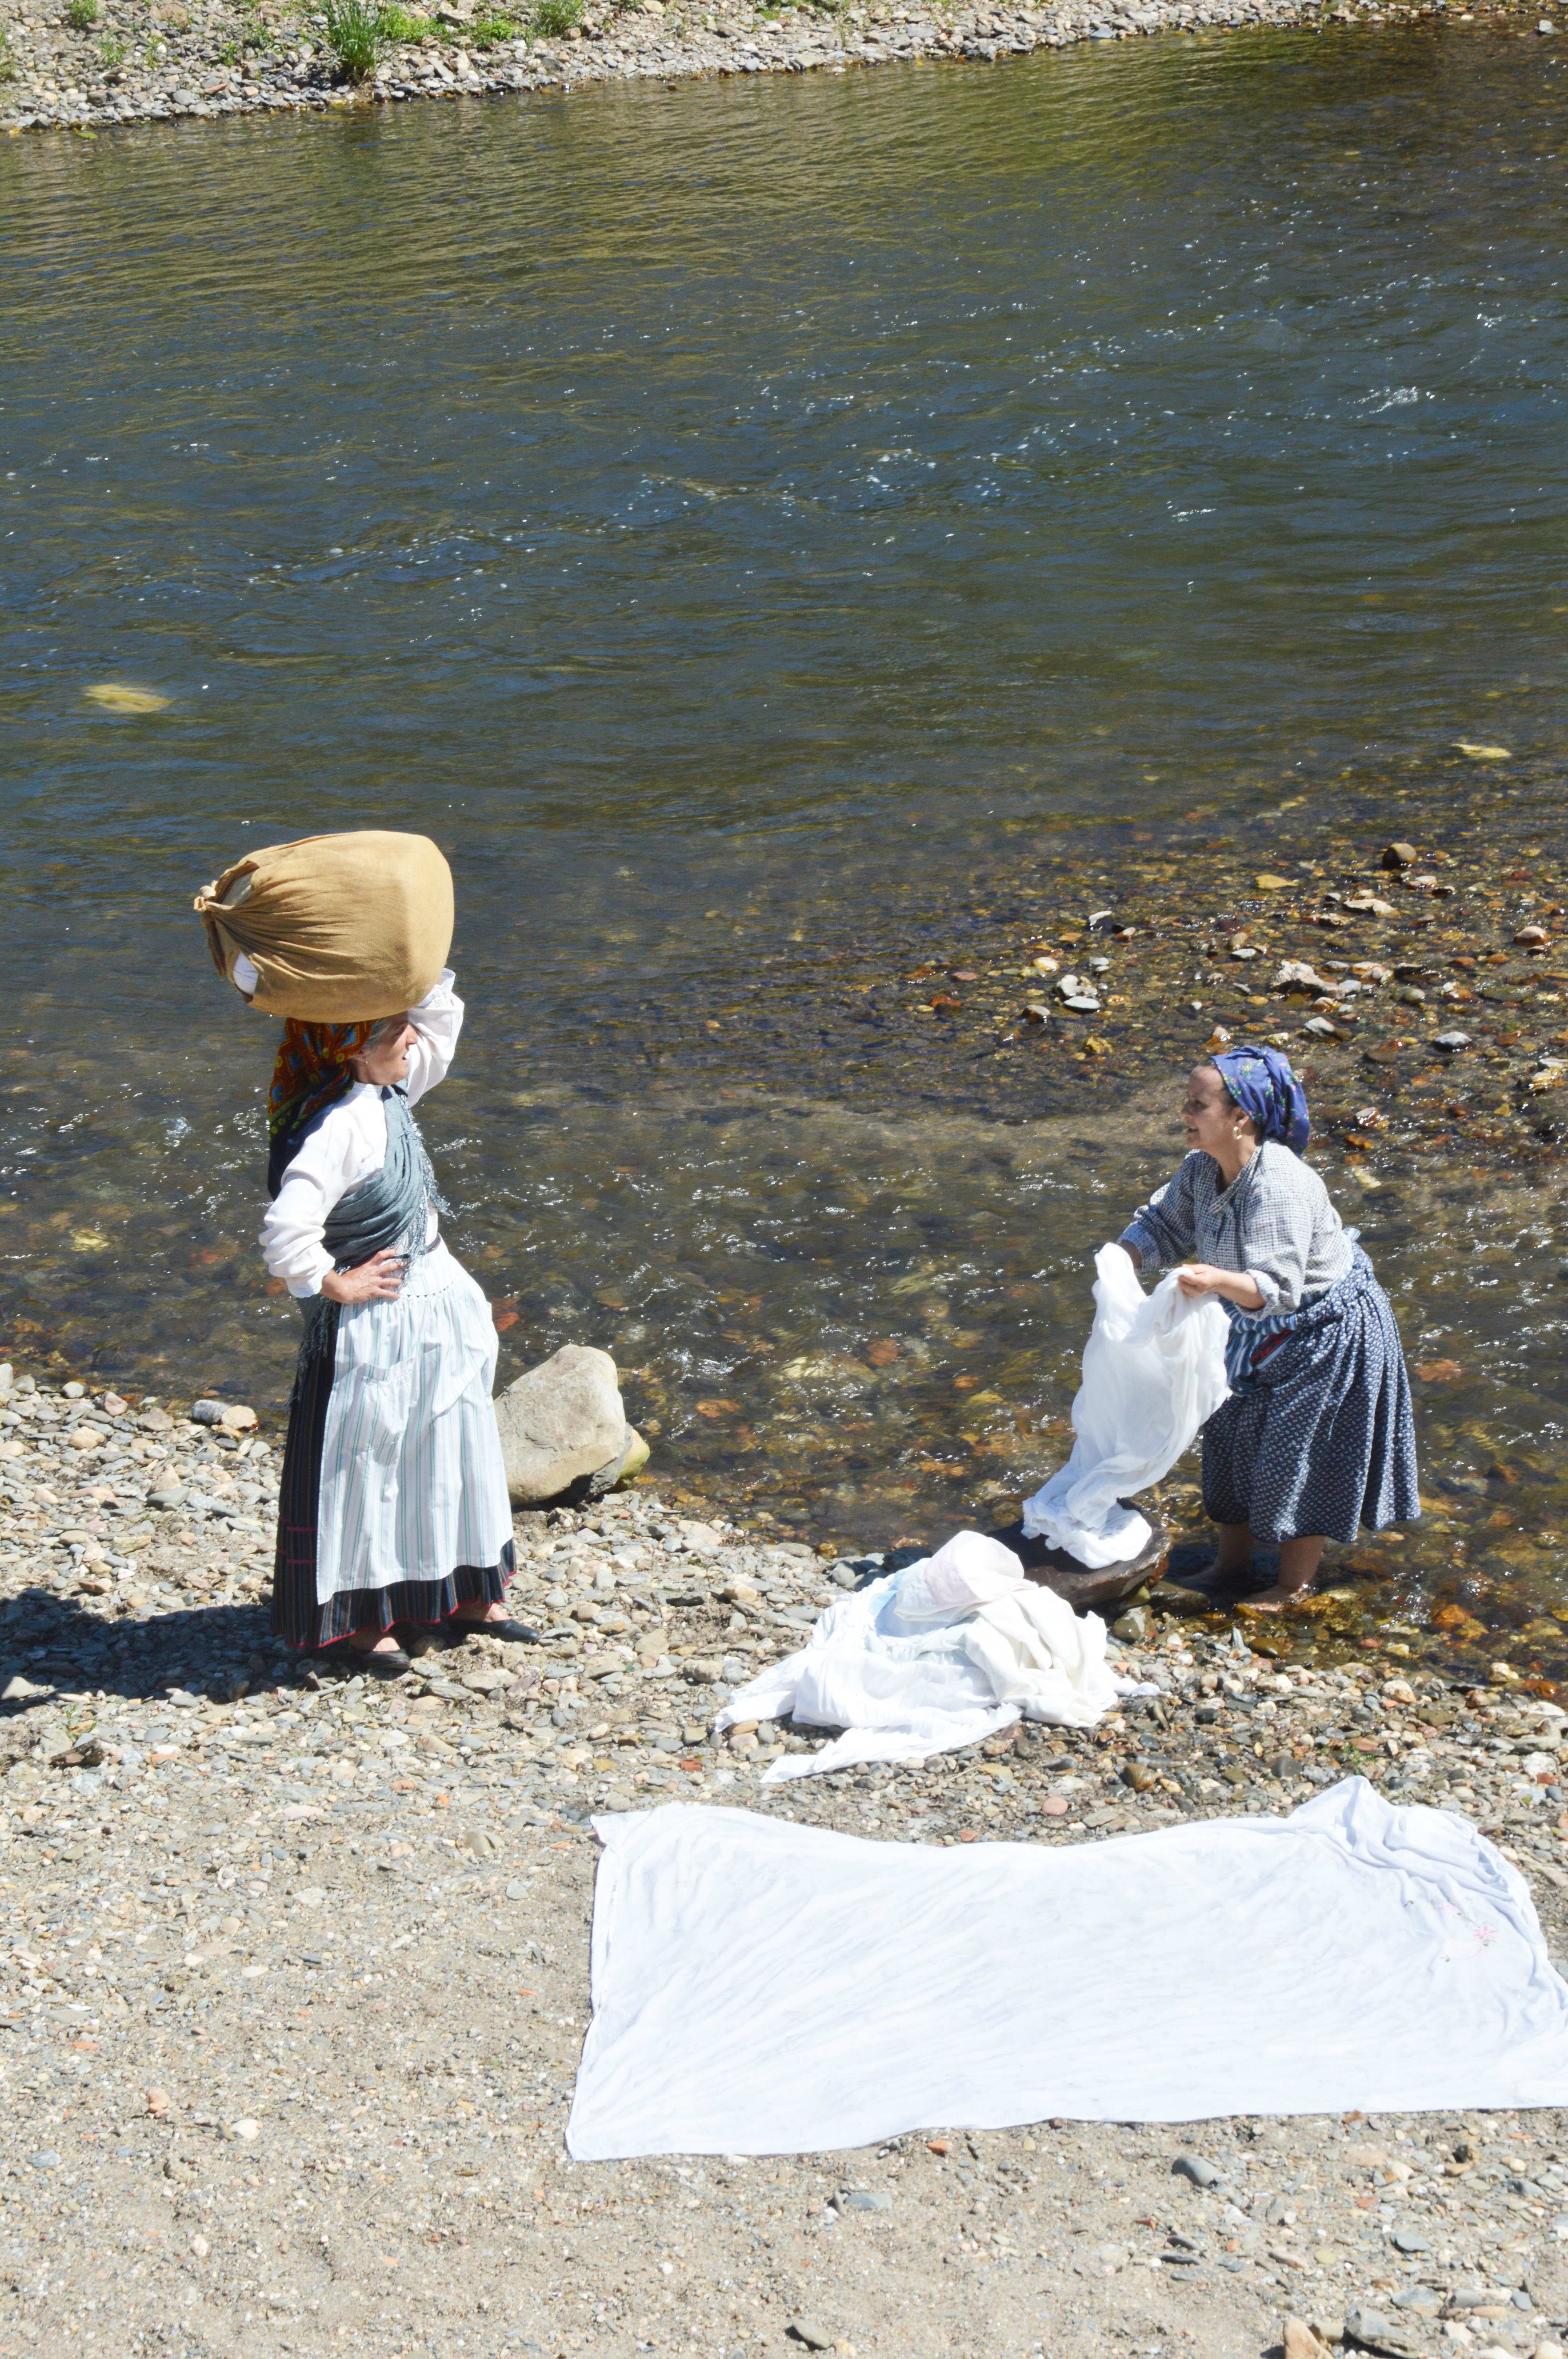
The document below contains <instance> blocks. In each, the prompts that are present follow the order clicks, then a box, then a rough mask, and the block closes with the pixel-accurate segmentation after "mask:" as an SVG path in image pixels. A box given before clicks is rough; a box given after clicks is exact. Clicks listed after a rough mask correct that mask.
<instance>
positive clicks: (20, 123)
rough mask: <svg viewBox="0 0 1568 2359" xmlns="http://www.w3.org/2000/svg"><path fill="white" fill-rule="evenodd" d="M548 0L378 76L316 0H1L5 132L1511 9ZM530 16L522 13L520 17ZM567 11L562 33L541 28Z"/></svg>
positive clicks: (460, 12)
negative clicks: (355, 80)
mask: <svg viewBox="0 0 1568 2359" xmlns="http://www.w3.org/2000/svg"><path fill="white" fill-rule="evenodd" d="M577 5H578V0H544V5H543V6H542V7H535V9H533V10H532V12H529V11H528V10H523V11H520V13H519V14H518V15H516V16H513V15H509V14H507V13H506V12H505V9H504V8H503V6H501V5H494V6H489V5H481V0H433V5H432V6H431V8H430V9H429V11H428V13H426V12H424V11H421V10H410V9H407V8H400V9H397V10H395V11H394V12H392V19H391V21H392V23H393V25H394V26H395V29H396V30H397V31H398V32H399V33H402V34H404V35H406V36H412V38H400V39H397V40H395V41H392V42H389V43H388V44H387V46H386V47H385V48H384V50H383V52H382V54H381V56H380V58H379V60H378V61H377V63H376V67H375V71H374V73H373V77H371V78H370V79H368V80H366V81H364V82H362V83H359V84H349V83H346V82H344V81H343V79H342V71H341V67H340V64H339V61H338V59H337V57H336V56H335V54H334V52H333V50H332V49H331V46H330V43H329V41H328V39H327V37H326V31H325V27H324V23H323V20H322V18H321V17H320V16H319V14H318V13H316V12H315V11H314V10H313V9H312V8H311V7H310V6H309V5H308V0H256V5H254V6H252V5H244V0H211V5H204V4H203V0H189V5H187V4H186V0H158V5H155V6H153V8H152V9H151V11H150V13H149V12H148V11H147V10H146V8H145V7H143V6H142V5H140V0H71V4H70V5H68V6H67V7H66V8H65V9H63V10H62V9H61V8H60V7H59V5H55V0H49V5H47V6H46V5H40V0H21V5H17V0H11V5H8V6H6V7H5V8H0V129H8V130H12V131H23V130H40V129H49V128H56V127H68V128H87V127H92V128H108V127H110V126H112V125H121V124H130V123H147V122H167V121H169V120H171V119H173V118H176V117H186V116H190V117H198V118H209V117H217V116H221V115H230V114H266V113H276V112H289V111H294V110H297V109H300V108H323V107H328V106H354V105H362V104H371V103H378V102H384V103H390V102H394V101H398V100H406V99H414V98H455V97H461V96H465V95H467V96H475V97H477V96H481V95H486V94H488V95H492V96H496V97H500V96H503V95H505V94H507V93H520V92H526V91H543V90H553V91H557V92H558V91H568V92H569V91H574V90H579V89H586V88H588V87H589V86H590V85H591V84H594V83H598V82H631V81H636V80H638V79H639V78H642V77H651V78H654V79H656V80H659V81H663V82H676V81H679V80H683V79H687V78H691V77H696V76H702V75H710V74H719V75H722V74H752V73H773V72H789V73H801V72H805V71H807V70H808V69H810V68H813V67H824V68H827V70H829V71H834V72H843V71H846V70H847V69H848V68H849V67H850V66H869V65H883V64H888V63H892V62H894V61H902V62H904V63H909V62H911V61H913V60H917V59H927V60H941V59H949V60H957V59H969V60H980V61H985V62H993V61H995V60H1000V59H1003V58H1009V57H1022V56H1027V55H1028V54H1029V53H1030V52H1031V51H1032V50H1034V49H1065V48H1067V47H1069V46H1070V45H1071V44H1073V43H1074V42H1077V41H1085V40H1089V41H1114V40H1128V39H1133V38H1138V37H1139V36H1141V35H1145V34H1150V33H1159V32H1186V33H1218V32H1227V31H1233V30H1237V29H1239V28H1242V27H1251V28H1256V27H1260V26H1266V25H1272V26H1281V25H1295V24H1302V25H1308V26H1311V27H1313V29H1314V30H1322V29H1323V28H1325V27H1327V26H1330V25H1365V26H1380V25H1390V24H1409V23H1414V22H1417V21H1418V20H1421V19H1426V18H1436V17H1444V20H1445V21H1447V22H1451V23H1458V24H1463V25H1465V26H1469V27H1483V26H1488V25H1494V26H1495V25H1496V24H1498V23H1500V22H1502V21H1504V20H1505V19H1506V18H1507V16H1508V14H1509V12H1508V11H1507V10H1506V9H1500V8H1499V9H1491V8H1483V9H1480V10H1478V11H1472V10H1465V11H1463V12H1462V11H1460V10H1458V9H1457V8H1454V7H1446V8H1445V6H1444V0H1429V5H1419V6H1409V5H1397V0H1396V4H1393V5H1362V4H1361V0H1357V5H1346V0H1327V5H1325V6H1323V7H1321V8H1320V7H1318V6H1316V5H1306V4H1305V0H1054V5H1049V6H1024V7H1009V8H994V7H989V6H984V5H979V6H959V7H953V8H942V7H937V6H919V5H917V6H914V7H904V6H888V5H871V6H867V5H860V0H855V5H849V6H848V7H844V8H841V9H833V8H813V7H792V6H787V5H786V6H783V7H778V8H767V7H760V8H759V7H752V6H749V5H724V0H716V5H712V6H710V7H706V8H704V7H700V6H696V5H691V6H687V7H680V6H672V5H665V0H641V5H637V6H632V7H628V8H614V7H605V6H603V5H590V6H589V7H588V8H586V9H585V10H584V11H583V12H582V13H581V14H580V16H579V20H578V21H577V22H576V23H575V24H570V23H568V22H567V20H568V19H569V18H570V17H571V16H572V15H573V14H574V13H575V11H576V8H577ZM524 18H525V19H526V21H524ZM557 25H564V26H565V29H564V30H561V31H557V32H556V33H554V34H553V33H552V32H551V31H550V30H547V29H546V27H552V26H557Z"/></svg>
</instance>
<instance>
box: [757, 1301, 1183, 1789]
mask: <svg viewBox="0 0 1568 2359" xmlns="http://www.w3.org/2000/svg"><path fill="white" fill-rule="evenodd" d="M1123 1258H1124V1259H1125V1256H1123ZM1148 1692H1150V1690H1147V1689H1143V1690H1140V1689H1137V1688H1135V1687H1134V1686H1133V1685H1132V1683H1131V1682H1130V1681H1128V1680H1118V1679H1117V1678H1116V1677H1115V1676H1114V1674H1113V1673H1112V1671H1111V1670H1110V1668H1109V1666H1108V1663H1107V1661H1106V1634H1105V1624H1104V1623H1103V1622H1102V1621H1101V1620H1100V1619H1099V1616H1098V1614H1086V1615H1085V1616H1084V1618H1083V1620H1082V1621H1080V1620H1079V1619H1078V1617H1077V1615H1076V1614H1075V1613H1074V1612H1073V1609H1072V1607H1071V1606H1070V1605H1069V1604H1067V1603H1066V1602H1065V1599H1063V1598H1060V1597H1057V1596H1056V1595H1054V1593H1053V1592H1052V1591H1050V1590H1048V1589H1042V1588H1040V1587H1039V1586H1038V1584H1037V1583H1035V1582H1032V1581H1031V1580H1030V1579H1029V1577H1028V1575H1027V1574H1026V1573H1025V1571H1024V1570H1023V1567H1022V1564H1020V1562H1019V1560H1018V1559H1017V1557H1016V1556H1014V1554H1013V1552H1012V1550H1011V1549H1010V1548H1003V1546H1002V1545H1001V1543H1000V1540H993V1539H988V1538H986V1537H985V1535H984V1534H983V1533H981V1532H959V1533H957V1535H956V1536H955V1537H954V1538H952V1539H950V1540H949V1541H948V1542H947V1543H946V1547H945V1548H941V1549H938V1550H937V1551H936V1554H935V1556H929V1557H923V1558H922V1559H921V1560H920V1562H919V1563H918V1564H912V1565H908V1566H906V1567H905V1569H904V1570H903V1572H890V1573H886V1574H884V1575H883V1577H882V1579H881V1581H873V1582H871V1584H870V1586H869V1587H868V1588H865V1589H861V1590H858V1591H857V1592H855V1593H854V1594H853V1595H852V1596H848V1597H845V1598H843V1599H841V1600H840V1601H839V1602H838V1603H837V1604H835V1605H830V1606H828V1608H827V1611H826V1613H824V1614H823V1615H822V1617H821V1619H820V1620H819V1621H818V1622H817V1623H816V1625H814V1627H813V1629H812V1632H811V1636H810V1637H809V1638H808V1639H807V1640H806V1645H805V1646H804V1647H801V1648H800V1649H799V1651H798V1652H797V1653H795V1654H793V1655H789V1656H786V1657H785V1658H784V1661H783V1662H782V1663H775V1664H774V1665H773V1667H772V1669H769V1670H766V1671H762V1672H761V1673H760V1674H759V1675H758V1677H757V1678H756V1679H754V1680H751V1681H750V1682H749V1683H748V1685H747V1686H745V1687H743V1688H741V1689H740V1690H738V1691H737V1692H736V1693H735V1694H734V1695H732V1696H731V1697H730V1701H729V1702H728V1703H727V1704H726V1705H725V1706H724V1708H723V1710H722V1711H721V1712H719V1717H718V1720H717V1721H716V1723H715V1726H716V1727H718V1728H720V1729H724V1728H730V1727H732V1726H733V1725H734V1723H735V1722H736V1721H738V1720H787V1719H789V1718H790V1717H791V1715H792V1714H793V1716H794V1718H795V1722H796V1723H797V1724H799V1723H804V1724H805V1725H806V1726H807V1727H812V1728H839V1729H842V1730H843V1732H844V1734H842V1735H841V1736H839V1737H838V1738H836V1739H835V1740H834V1742H833V1743H832V1744H830V1745H824V1746H823V1748H822V1750H821V1752H820V1753H813V1754H809V1755H807V1754H795V1755H790V1754H786V1755H784V1756H783V1758H782V1759H780V1760H777V1761H775V1762H774V1763H773V1766H772V1767H771V1768H769V1770H768V1771H767V1773H766V1775H765V1776H764V1777H763V1779H762V1783H763V1784H764V1785H765V1786H773V1785H777V1784H779V1783H780V1782H781V1781H782V1780H783V1779H784V1778H786V1777H816V1776H819V1775H820V1774H821V1773H822V1772H823V1771H824V1770H827V1769H843V1768H847V1767H849V1766H850V1765H851V1764H853V1763H855V1762H857V1761H924V1760H925V1758H926V1756H928V1755H929V1754H933V1753H951V1752H953V1751H955V1750H956V1749H957V1747H958V1746H960V1745H974V1744H977V1743H978V1742H979V1739H980V1738H981V1737H984V1736H992V1735H994V1734H996V1732H997V1730H998V1729H1000V1728H1011V1726H1012V1724H1013V1723H1014V1721H1016V1720H1019V1719H1021V1718H1022V1719H1028V1720H1044V1721H1049V1722H1051V1723H1053V1724H1054V1726H1056V1727H1058V1728H1092V1727H1093V1726H1094V1724H1095V1723H1096V1721H1098V1719H1099V1718H1100V1717H1101V1715H1102V1713H1104V1712H1108V1711H1109V1710H1110V1708H1111V1706H1112V1705H1113V1704H1114V1703H1115V1702H1116V1701H1117V1699H1118V1697H1119V1696H1124V1695H1131V1694H1136V1693H1148Z"/></svg>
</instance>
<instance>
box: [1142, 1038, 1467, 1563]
mask: <svg viewBox="0 0 1568 2359" xmlns="http://www.w3.org/2000/svg"><path fill="white" fill-rule="evenodd" d="M1182 1120H1183V1124H1184V1127H1185V1130H1186V1136H1187V1145H1188V1147H1189V1148H1190V1149H1191V1150H1192V1151H1191V1153H1189V1154H1188V1156H1187V1157H1186V1158H1185V1160H1184V1162H1183V1163H1182V1165H1181V1167H1180V1168H1179V1169H1178V1170H1177V1172H1176V1174H1175V1176H1174V1178H1173V1179H1172V1180H1169V1181H1168V1182H1167V1183H1166V1185H1165V1186H1164V1187H1163V1188H1160V1189H1157V1190H1155V1192H1154V1194H1153V1195H1152V1197H1151V1198H1150V1200H1149V1201H1148V1203H1146V1204H1145V1205H1143V1206H1142V1207H1141V1210H1140V1211H1139V1212H1136V1213H1135V1214H1134V1216H1133V1218H1132V1221H1131V1223H1130V1225H1129V1226H1128V1228H1127V1229H1126V1230H1125V1232H1124V1233H1123V1234H1122V1236H1121V1238H1120V1240H1119V1242H1120V1244H1121V1245H1123V1246H1124V1247H1125V1249H1126V1251H1127V1252H1128V1253H1129V1254H1130V1256H1131V1257H1132V1261H1133V1265H1134V1266H1135V1267H1137V1268H1139V1269H1147V1270H1157V1269H1164V1268H1170V1267H1172V1266H1175V1265H1178V1264H1181V1263H1184V1262H1188V1261H1189V1256H1196V1258H1195V1259H1194V1260H1192V1261H1191V1262H1190V1263H1189V1266H1187V1267H1185V1268H1182V1269H1180V1271H1179V1283H1180V1285H1181V1288H1182V1290H1183V1291H1184V1293H1186V1294H1189V1295H1194V1296H1203V1295H1212V1296H1215V1297H1217V1299H1218V1300H1219V1301H1220V1302H1221V1303H1222V1304H1223V1306H1224V1308H1225V1311H1226V1314H1227V1318H1228V1319H1229V1321H1230V1340H1229V1343H1228V1346H1227V1352H1226V1374H1227V1377H1228V1379H1229V1382H1230V1387H1231V1390H1230V1397H1229V1399H1228V1400H1227V1401H1225V1402H1224V1403H1223V1404H1222V1406H1221V1407H1220V1408H1217V1410H1216V1411H1215V1413H1214V1415H1213V1416H1212V1417H1211V1418H1210V1419H1209V1420H1208V1422H1207V1424H1206V1426H1205V1427H1204V1429H1203V1496H1204V1506H1205V1507H1206V1510H1207V1512H1208V1514H1209V1515H1210V1516H1211V1517H1213V1519H1214V1521H1215V1522H1216V1523H1217V1525H1218V1526H1219V1555H1218V1564H1217V1569H1218V1571H1221V1572H1223V1573H1228V1574H1232V1575H1239V1576H1245V1575H1246V1574H1247V1573H1248V1572H1249V1571H1250V1569H1251V1564H1252V1550H1253V1546H1254V1544H1255V1543H1256V1542H1258V1541H1263V1542H1265V1543H1276V1542H1277V1543H1278V1544H1279V1549H1280V1571H1279V1579H1278V1582H1277V1583H1276V1584H1275V1586H1274V1587H1272V1588H1271V1589H1269V1590H1268V1591H1266V1592H1265V1593H1263V1594H1262V1595H1260V1596H1257V1597H1254V1598H1252V1599H1251V1600H1250V1601H1249V1602H1250V1603H1252V1604H1255V1605H1262V1606H1267V1607H1277V1606H1281V1605H1285V1604H1289V1603H1291V1601H1292V1599H1294V1598H1297V1597H1300V1596H1302V1595H1303V1594H1304V1593H1305V1592H1306V1591H1307V1590H1308V1589H1310V1587H1311V1586H1312V1583H1313V1581H1314V1578H1315V1576H1316V1573H1317V1568H1318V1562H1319V1560H1320V1558H1321V1557H1322V1554H1323V1549H1324V1543H1325V1540H1336V1541H1344V1542H1348V1541H1351V1540H1354V1539H1355V1538H1356V1535H1357V1531H1358V1530H1359V1529H1360V1527H1362V1526H1363V1525H1366V1526H1368V1527H1369V1528H1371V1529H1372V1530H1374V1531H1377V1530H1380V1529H1381V1528H1382V1527H1383V1526H1385V1525H1387V1524H1400V1523H1407V1522H1409V1521H1411V1519H1413V1518H1414V1517H1417V1516H1419V1515H1420V1513H1421V1500H1420V1497H1419V1495H1418V1493H1417V1489H1416V1460H1415V1427H1414V1422H1413V1419H1412V1417H1411V1391H1410V1381H1409V1378H1408V1377H1407V1375H1406V1374H1405V1364H1404V1354H1403V1353H1402V1352H1401V1350H1400V1338H1399V1331H1398V1329H1397V1328H1396V1326H1395V1324H1394V1314H1393V1310H1392V1309H1391V1307H1390V1302H1389V1298H1388V1296H1387V1295H1386V1294H1385V1293H1384V1291H1383V1289H1382V1288H1381V1287H1380V1286H1379V1283H1378V1281H1377V1279H1376V1278H1375V1277H1373V1275H1372V1265H1371V1263H1370V1262H1369V1261H1368V1258H1367V1256H1366V1255H1365V1254H1364V1253H1363V1252H1362V1250H1361V1248H1360V1246H1359V1245H1357V1242H1356V1234H1355V1231H1354V1230H1347V1229H1346V1228H1345V1227H1343V1226H1342V1224H1341V1223H1340V1218H1339V1215H1338V1213H1337V1212H1336V1211H1335V1209H1334V1206H1333V1204H1332V1203H1331V1202H1330V1201H1329V1196H1328V1190H1327V1189H1326V1188H1325V1186H1324V1184H1323V1181H1322V1180H1320V1179H1319V1177H1318V1175H1317V1173H1316V1172H1315V1171H1314V1170H1312V1169H1310V1168H1309V1167H1308V1166H1307V1165H1306V1164H1305V1163H1304V1162H1303V1160H1302V1157H1303V1154H1304V1152H1305V1149H1306V1144H1307V1139H1308V1136H1309V1134H1310V1123H1309V1120H1308V1115H1307V1103H1306V1098H1305V1096H1304V1095H1303V1091H1302V1086H1301V1083H1300V1082H1299V1081H1298V1080H1297V1079H1296V1076H1295V1073H1294V1071H1293V1070H1292V1066H1291V1063H1290V1060H1289V1059H1288V1058H1286V1057H1282V1056H1281V1055H1280V1054H1279V1052H1278V1051H1277V1050H1276V1049H1226V1050H1225V1051H1223V1053H1222V1054H1220V1055H1218V1056H1216V1057H1213V1058H1211V1059H1208V1060H1206V1061H1205V1062H1204V1063H1203V1064H1201V1065H1197V1066H1195V1067H1194V1069H1193V1071H1192V1072H1191V1074H1190V1075H1189V1076H1188V1080H1187V1093H1186V1102H1185V1103H1184V1106H1183V1108H1182Z"/></svg>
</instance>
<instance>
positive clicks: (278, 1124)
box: [266, 1016, 375, 1139]
mask: <svg viewBox="0 0 1568 2359" xmlns="http://www.w3.org/2000/svg"><path fill="white" fill-rule="evenodd" d="M374 1030H375V1025H374V1024H373V1022H372V1023H365V1024H306V1023H303V1022H301V1020H300V1019H299V1017H297V1016H290V1017H289V1018H288V1020H287V1023H286V1024H285V1026H284V1027H283V1038H282V1039H281V1040H280V1041H279V1042H278V1044H277V1060H276V1063H275V1064H274V1066H273V1069H272V1087H271V1089H270V1090H269V1091H268V1093H267V1101H266V1126H267V1132H268V1136H270V1137H272V1138H274V1139H279V1138H283V1137H285V1136H287V1134H288V1133H289V1132H290V1131H295V1130H302V1129H303V1128H304V1126H305V1125H306V1124H307V1123H308V1121H309V1120H310V1117H311V1115H312V1114H319V1113H320V1111H321V1109H322V1107H323V1106H326V1105H330V1104H331V1103H332V1101H333V1099H334V1098H341V1096H342V1094H343V1093H344V1091H345V1090H347V1089H350V1088H351V1087H352V1084H353V1078H354V1077H353V1074H352V1072H351V1070H350V1063H349V1060H350V1059H351V1058H352V1057H357V1056H358V1054H359V1052H360V1050H361V1049H362V1048H363V1047H364V1045H365V1042H366V1041H367V1040H368V1039H369V1038H370V1036H371V1034H372V1033H373V1031H374Z"/></svg>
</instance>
